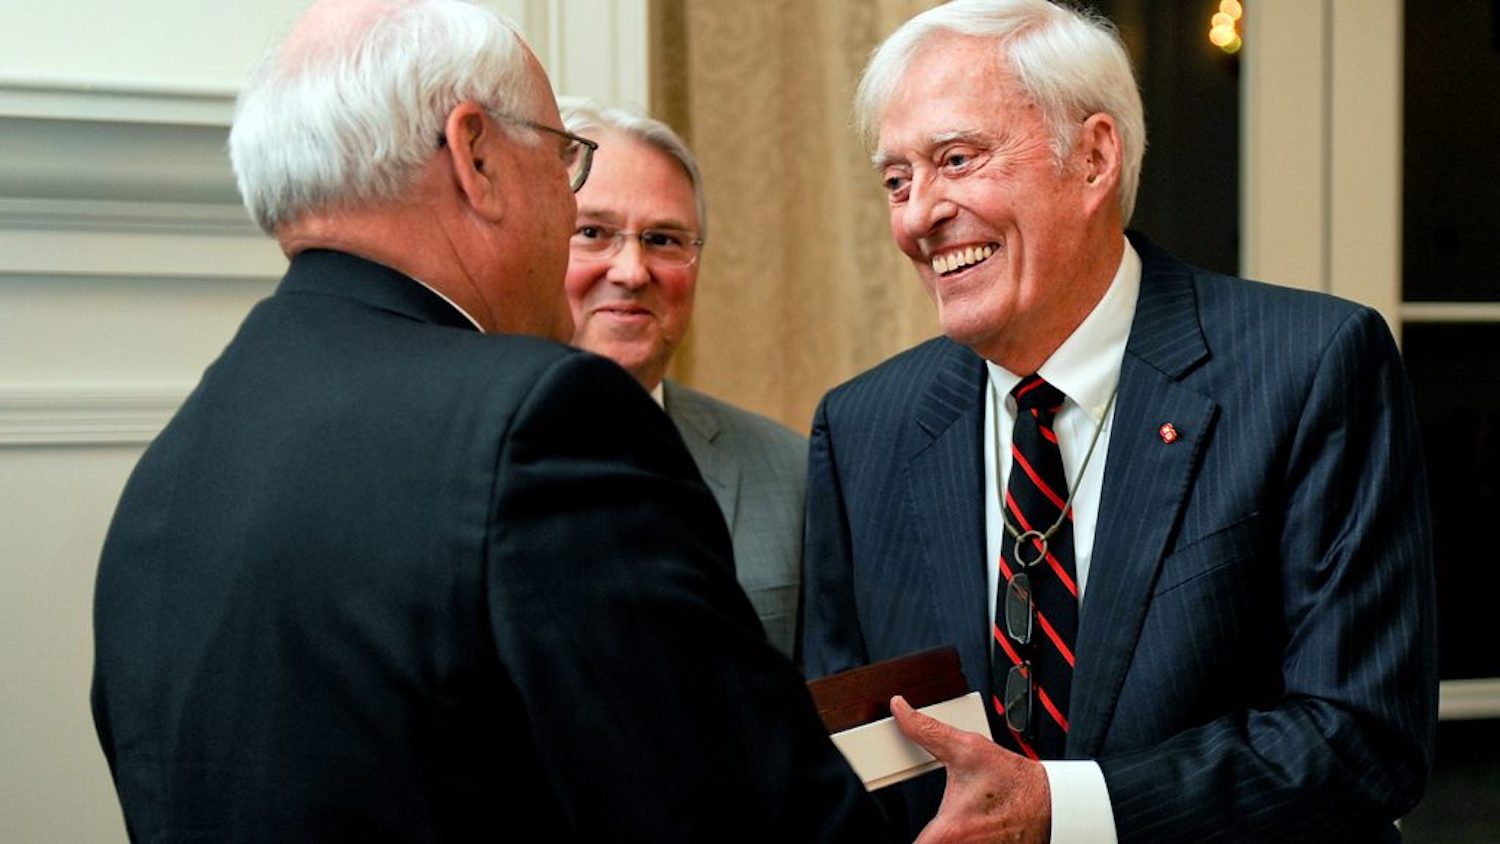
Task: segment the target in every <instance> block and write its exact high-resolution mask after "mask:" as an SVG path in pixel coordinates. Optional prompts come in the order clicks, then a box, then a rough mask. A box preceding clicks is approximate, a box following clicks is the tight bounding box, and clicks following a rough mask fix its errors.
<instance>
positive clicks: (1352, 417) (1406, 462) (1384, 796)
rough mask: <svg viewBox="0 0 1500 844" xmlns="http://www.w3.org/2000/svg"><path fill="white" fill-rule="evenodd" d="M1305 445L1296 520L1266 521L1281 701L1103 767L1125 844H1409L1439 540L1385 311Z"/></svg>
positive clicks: (1333, 346) (1316, 407)
mask: <svg viewBox="0 0 1500 844" xmlns="http://www.w3.org/2000/svg"><path fill="white" fill-rule="evenodd" d="M1295 431H1296V433H1295V435H1294V436H1293V437H1292V438H1291V442H1289V443H1283V444H1282V445H1281V447H1282V448H1284V449H1285V453H1284V455H1282V454H1278V455H1277V456H1276V457H1275V458H1274V459H1273V460H1271V461H1268V465H1273V466H1279V467H1281V470H1282V472H1283V474H1282V477H1280V478H1277V479H1276V483H1277V484H1278V485H1279V487H1280V489H1281V490H1282V494H1281V496H1280V502H1281V505H1282V506H1281V507H1280V512H1276V513H1263V514H1262V516H1263V517H1264V518H1265V519H1266V520H1267V523H1268V526H1267V528H1266V534H1267V537H1268V538H1267V546H1268V556H1270V557H1272V558H1273V559H1272V560H1271V564H1272V565H1273V566H1275V567H1279V571H1267V574H1266V576H1267V577H1275V578H1277V580H1279V583H1280V587H1279V590H1280V595H1279V600H1280V605H1281V608H1282V612H1281V616H1280V617H1275V616H1274V615H1272V616H1271V617H1266V618H1264V619H1256V622H1257V624H1259V625H1266V627H1264V628H1262V629H1264V630H1265V631H1266V632H1265V634H1264V635H1266V636H1268V637H1275V638H1276V639H1277V640H1279V641H1281V642H1282V643H1283V645H1282V650H1281V654H1282V658H1281V665H1280V676H1279V680H1277V681H1276V682H1273V683H1272V684H1271V685H1273V686H1274V685H1276V684H1278V683H1279V685H1280V688H1279V689H1275V688H1273V689H1271V691H1270V693H1269V694H1267V695H1266V699H1265V700H1264V701H1263V703H1262V704H1258V705H1254V708H1245V709H1243V710H1241V711H1236V712H1232V713H1229V714H1226V715H1223V716H1221V717H1218V718H1216V719H1214V720H1212V721H1210V722H1208V723H1205V724H1203V725H1201V726H1197V727H1194V728H1191V729H1188V730H1185V731H1183V732H1181V733H1178V734H1177V735H1175V736H1173V737H1172V738H1170V739H1169V740H1167V741H1166V742H1164V743H1161V744H1158V745H1155V746H1153V747H1150V748H1149V749H1144V750H1141V751H1138V752H1132V753H1128V754H1123V755H1114V756H1108V755H1107V756H1105V757H1103V758H1100V759H1099V763H1100V766H1101V768H1102V770H1103V772H1104V774H1105V779H1106V782H1107V784H1108V787H1109V791H1110V794H1111V797H1112V800H1113V804H1114V811H1115V818H1116V822H1117V825H1118V830H1119V833H1120V840H1121V841H1122V842H1132V841H1152V842H1175V841H1183V842H1188V841H1193V842H1202V841H1310V842H1326V841H1356V840H1358V841H1367V840H1385V839H1391V840H1394V839H1393V838H1392V836H1393V835H1394V830H1393V828H1392V827H1391V821H1392V820H1393V819H1396V818H1399V817H1400V816H1402V815H1403V814H1404V813H1405V812H1407V811H1408V810H1410V808H1411V807H1412V806H1413V805H1415V803H1416V801H1417V799H1418V797H1419V796H1420V795H1421V792H1422V788H1423V786H1424V784H1425V780H1426V776H1427V771H1428V769H1429V766H1430V761H1431V759H1430V754H1431V747H1432V737H1433V733H1434V730H1435V726H1436V711H1437V669H1436V660H1435V657H1434V648H1433V643H1432V641H1431V638H1432V635H1433V632H1434V629H1435V627H1434V624H1433V618H1434V607H1433V595H1434V588H1433V575H1432V564H1431V558H1430V548H1431V540H1432V538H1431V533H1430V527H1429V516H1428V509H1427V508H1428V505H1427V497H1426V491H1425V483H1426V482H1425V478H1424V473H1423V469H1422V462H1421V459H1420V443H1419V441H1418V435H1417V426H1416V422H1415V413H1414V411H1413V408H1412V405H1411V401H1410V398H1409V394H1408V390H1407V385H1406V382H1405V376H1404V374H1403V373H1402V369H1401V366H1400V362H1399V356H1398V353H1397V351H1396V349H1395V346H1394V343H1393V342H1392V341H1391V339H1390V335H1389V332H1388V331H1387V330H1386V329H1385V326H1384V323H1383V322H1381V320H1380V318H1379V317H1378V316H1377V315H1375V314H1374V313H1373V312H1370V311H1368V310H1361V311H1359V312H1358V313H1357V314H1356V315H1354V316H1353V317H1350V318H1349V319H1348V320H1346V321H1345V322H1344V323H1343V324H1342V326H1341V327H1340V329H1339V330H1338V331H1337V332H1336V334H1335V336H1334V338H1333V340H1332V342H1331V343H1330V344H1329V346H1328V347H1327V349H1326V351H1325V353H1324V355H1323V357H1322V359H1321V361H1320V363H1319V365H1318V368H1317V372H1316V375H1315V377H1314V378H1313V379H1312V382H1311V384H1310V387H1309V389H1308V391H1307V395H1306V398H1305V403H1304V406H1303V412H1302V417H1301V419H1300V420H1299V421H1298V424H1297V425H1296V426H1295ZM1283 457H1284V459H1283ZM1245 459H1247V460H1254V459H1260V458H1259V457H1257V456H1249V455H1247V456H1246V458H1245ZM1247 670H1250V669H1248V668H1247Z"/></svg>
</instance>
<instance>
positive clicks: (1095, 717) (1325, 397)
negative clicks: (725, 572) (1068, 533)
mask: <svg viewBox="0 0 1500 844" xmlns="http://www.w3.org/2000/svg"><path fill="white" fill-rule="evenodd" d="M1132 242H1133V244H1134V245H1135V248H1136V250H1137V251H1138V252H1139V253H1140V255H1141V258H1142V261H1143V277H1142V286H1141V296H1140V302H1139V304H1138V306H1137V312H1136V316H1135V320H1134V323H1133V326H1132V332H1131V338H1130V343H1129V347H1128V349H1127V352H1126V356H1125V360H1124V364H1123V368H1122V371H1121V380H1120V392H1119V397H1118V399H1117V405H1116V410H1115V420H1114V423H1113V424H1114V428H1113V431H1112V434H1111V441H1110V447H1109V453H1108V461H1107V463H1106V464H1105V476H1104V488H1103V496H1102V500H1101V505H1100V506H1101V509H1100V520H1099V525H1098V529H1097V535H1096V539H1095V546H1094V558H1093V560H1094V561H1093V567H1092V569H1091V575H1090V577H1091V580H1090V585H1089V591H1088V594H1087V595H1086V596H1085V599H1084V602H1083V605H1082V607H1081V616H1080V626H1079V634H1078V647H1077V650H1076V655H1077V672H1076V674H1075V677H1074V688H1073V698H1072V703H1071V711H1070V722H1071V732H1070V735H1069V740H1068V756H1069V757H1074V758H1093V759H1096V760H1098V762H1099V764H1100V766H1101V768H1102V770H1103V772H1104V776H1105V780H1106V783H1107V784H1108V787H1109V790H1110V794H1111V801H1112V805H1113V810H1114V813H1115V819H1116V824H1117V827H1118V830H1119V833H1120V840H1121V841H1122V842H1126V841H1234V840H1246V841H1271V840H1274V841H1320V842H1328V841H1346V840H1347V841H1369V840H1387V839H1391V837H1392V836H1393V835H1394V834H1395V833H1394V830H1393V828H1392V827H1391V825H1390V821H1391V820H1392V819H1393V818H1396V817H1399V816H1401V815H1402V814H1403V813H1405V812H1406V811H1407V810H1408V809H1409V808H1410V807H1411V806H1412V805H1413V804H1414V803H1415V801H1416V800H1417V798H1418V797H1419V795H1420V793H1421V789H1422V786H1423V784H1424V783H1425V779H1426V775H1427V769H1428V765H1429V758H1430V751H1431V739H1432V732H1433V729H1434V726H1435V714H1436V662H1435V659H1434V654H1433V650H1432V644H1431V643H1432V638H1433V632H1434V629H1433V606H1432V595H1433V592H1432V573H1431V561H1430V556H1429V551H1428V549H1429V547H1430V544H1431V537H1430V535H1429V526H1428V514H1427V502H1426V492H1425V478H1424V474H1423V470H1422V465H1421V460H1420V453H1419V444H1418V441H1417V433H1416V425H1415V417H1414V413H1413V410H1412V407H1411V403H1410V400H1409V397H1408V389H1407V386H1406V383H1405V378H1404V375H1403V373H1402V370H1401V366H1400V360H1399V355H1398V354H1397V352H1396V350H1395V347H1394V344H1393V343H1392V341H1391V338H1390V335H1389V332H1388V331H1387V330H1386V328H1385V326H1384V324H1383V322H1382V321H1381V320H1380V318H1379V316H1378V315H1376V314H1375V313H1374V312H1372V311H1370V310H1368V309H1366V308H1362V307H1359V306H1357V305H1354V304H1351V303H1348V302H1343V301H1340V300H1337V299H1333V298H1331V297H1327V296H1322V295H1317V294H1309V293H1306V292H1300V291H1293V290H1288V289H1283V288H1276V287H1271V286H1267V285H1260V284H1255V283H1251V282H1246V281H1243V280H1239V279H1234V278H1230V277H1226V276H1220V275H1216V274H1212V273H1207V272H1204V271H1201V270H1196V269H1194V268H1191V267H1188V266H1187V265H1184V264H1182V263H1180V262H1178V261H1176V260H1175V259H1173V258H1171V257H1170V256H1169V255H1167V254H1166V253H1164V252H1162V251H1161V250H1160V249H1158V248H1156V247H1155V246H1153V245H1152V244H1150V243H1149V242H1147V241H1145V240H1144V239H1141V238H1139V237H1136V236H1132ZM983 386H984V375H983V367H982V363H981V362H980V361H979V359H978V358H977V357H976V356H974V355H973V354H971V353H970V352H968V351H967V350H965V349H963V348H961V347H958V346H956V345H954V344H952V343H950V342H948V341H946V340H942V339H939V340H934V341H930V342H928V343H926V344H923V345H922V346H919V347H917V348H915V349H913V350H910V351H909V352H907V353H904V354H903V355H900V356H898V357H896V358H894V359H892V360H891V361H888V362H887V363H885V364H883V365H881V366H880V367H878V368H876V369H875V370H873V371H872V372H870V373H867V374H865V375H863V376H860V377H859V378H857V379H855V380H854V381H852V382H850V383H849V384H846V385H843V386H841V387H839V388H837V389H836V390H834V391H832V392H831V393H830V394H829V395H828V396H827V397H826V398H825V399H824V401H823V403H822V405H821V406H820V408H819V411H818V416H817V420H816V421H815V423H814V431H813V441H812V445H811V449H812V466H811V472H810V477H809V503H808V518H809V522H808V541H807V546H806V552H805V553H806V574H805V584H806V585H805V589H806V596H805V602H806V610H805V613H804V621H805V624H806V637H805V657H806V665H807V670H808V672H809V673H810V674H811V675H814V676H816V675H817V674H821V673H826V672H828V671H833V670H838V669H840V668H847V667H850V666H852V665H856V664H859V663H861V662H864V661H867V660H871V659H879V658H884V657H887V656H893V655H897V654H900V653H906V652H909V651H912V650H916V649H918V648H921V647H929V646H932V645H936V644H944V643H955V644H957V646H958V648H959V652H960V655H961V658H962V660H963V666H964V671H965V674H966V676H967V678H968V680H969V682H970V684H971V685H972V687H973V688H976V689H978V688H985V687H986V685H987V684H988V679H989V678H988V676H987V671H988V669H987V665H986V659H985V653H984V651H983V645H984V638H983V637H984V631H985V630H986V629H987V628H986V626H985V625H984V624H983V622H982V621H981V622H980V623H977V624H974V623H972V619H973V618H975V617H977V618H979V619H983V618H984V615H985V609H984V602H983V600H982V595H983V588H984V587H983V582H984V581H983V570H982V566H983V565H984V564H985V561H984V559H983V548H982V546H983V538H982V537H983V526H982V518H983V511H982V499H981V498H980V492H979V491H978V486H979V481H978V480H976V478H977V477H978V471H979V470H978V463H979V460H980V455H981V454H982V450H981V439H980V431H979V425H978V421H977V420H978V419H980V418H981V417H982V413H981V404H980V402H981V398H982V395H983ZM1166 422H1171V423H1172V424H1173V426H1174V427H1175V428H1176V429H1177V431H1178V433H1179V437H1178V439H1177V440H1175V441H1174V442H1172V443H1170V444H1168V443H1166V442H1164V441H1163V439H1162V438H1161V436H1160V434H1159V428H1160V426H1161V425H1162V424H1163V423H1166ZM976 584H977V585H976ZM954 619H967V620H970V623H967V624H955V623H954ZM992 726H996V725H993V724H992ZM931 808H932V807H927V810H929V811H930V809H931Z"/></svg>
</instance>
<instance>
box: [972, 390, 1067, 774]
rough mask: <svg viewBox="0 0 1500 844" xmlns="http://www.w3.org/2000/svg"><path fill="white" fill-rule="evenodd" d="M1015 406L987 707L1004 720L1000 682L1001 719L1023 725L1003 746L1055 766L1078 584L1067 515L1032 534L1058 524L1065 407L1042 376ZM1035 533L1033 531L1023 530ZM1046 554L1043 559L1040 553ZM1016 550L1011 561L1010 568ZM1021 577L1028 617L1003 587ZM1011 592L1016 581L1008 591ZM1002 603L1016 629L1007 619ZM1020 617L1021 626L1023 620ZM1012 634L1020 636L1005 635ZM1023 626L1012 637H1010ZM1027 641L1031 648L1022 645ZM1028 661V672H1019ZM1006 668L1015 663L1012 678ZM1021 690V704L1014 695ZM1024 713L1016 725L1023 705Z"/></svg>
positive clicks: (1018, 393)
mask: <svg viewBox="0 0 1500 844" xmlns="http://www.w3.org/2000/svg"><path fill="white" fill-rule="evenodd" d="M1011 395H1013V396H1014V397H1015V399H1016V407H1017V413H1016V425H1015V432H1014V436H1013V439H1012V444H1011V469H1010V478H1009V480H1008V482H1007V484H1006V492H1005V500H1004V518H1005V519H1006V520H1007V521H1008V522H1009V524H1010V526H1011V527H1012V528H1013V529H1014V530H1015V534H1020V535H1021V538H1022V541H1021V542H1020V548H1019V549H1018V548H1017V547H1016V546H1017V542H1016V539H1015V534H1012V532H1011V530H1005V531H1004V536H1003V538H1002V541H1001V553H1000V560H999V566H1000V578H999V595H998V596H997V597H996V601H995V622H994V624H993V625H992V626H991V628H990V629H991V632H992V635H993V636H994V640H995V641H994V647H993V649H992V650H993V654H994V656H993V659H992V663H991V677H992V681H991V682H992V693H993V696H994V706H995V707H996V710H997V712H998V713H999V714H1001V715H1002V716H1003V715H1004V714H1005V713H1004V708H1005V706H1006V703H1005V701H1006V699H1007V697H1006V695H1007V680H1009V681H1010V688H1009V693H1010V696H1011V700H1012V702H1013V706H1014V707H1015V712H1013V713H1012V716H1013V717H1011V718H1009V719H1006V720H1007V721H1009V722H1011V723H1012V724H1014V722H1015V721H1017V720H1021V721H1022V722H1023V723H1024V725H1025V728H1024V729H1022V730H1021V731H1019V732H1017V731H1015V730H1014V729H1011V730H1006V731H1004V732H1002V733H1001V735H1000V742H1001V744H1005V745H1006V746H1009V747H1012V748H1015V749H1017V750H1019V751H1020V752H1022V753H1025V754H1026V755H1028V756H1031V757H1032V758H1040V759H1059V758H1062V756H1063V751H1064V748H1065V746H1066V744H1067V738H1068V699H1069V697H1070V695H1071V692H1072V687H1073V643H1074V641H1075V640H1076V639H1077V634H1078V584H1077V574H1076V571H1077V570H1076V569H1075V567H1074V562H1073V514H1072V512H1071V510H1070V511H1069V512H1068V514H1067V516H1066V518H1062V520H1061V524H1059V525H1058V527H1057V530H1056V532H1055V533H1053V534H1052V535H1051V536H1050V537H1049V538H1047V539H1046V540H1045V541H1044V542H1043V541H1039V539H1038V537H1039V536H1040V535H1042V534H1045V533H1047V531H1048V530H1049V529H1050V528H1052V526H1053V525H1054V524H1058V520H1059V517H1061V516H1062V510H1063V507H1064V506H1065V505H1066V503H1067V501H1068V483H1067V478H1066V476H1065V474H1064V473H1063V463H1062V453H1061V452H1060V451H1059V450H1058V447H1057V435H1056V434H1055V433H1054V432H1053V429H1052V422H1053V419H1054V417H1056V415H1057V411H1058V409H1059V408H1060V407H1061V406H1062V403H1063V394H1062V392H1061V391H1060V390H1058V389H1057V388H1056V387H1054V386H1052V385H1051V384H1048V383H1047V382H1046V381H1044V380H1043V379H1042V378H1041V377H1040V376H1037V375H1032V376H1029V377H1027V378H1023V379H1022V380H1021V383H1020V384H1017V385H1016V388H1015V389H1014V390H1012V391H1011ZM1031 531H1034V532H1035V533H1028V532H1031ZM1043 548H1045V549H1046V553H1045V554H1043V553H1042V549H1043ZM1018 551H1019V561H1018ZM1019 571H1025V573H1026V575H1027V578H1029V580H1030V596H1031V599H1030V600H1031V605H1032V611H1031V612H1028V611H1027V609H1026V598H1025V593H1024V592H1022V593H1019V596H1018V593H1017V591H1016V590H1015V589H1011V590H1010V591H1011V594H1010V595H1009V596H1007V589H1008V587H1010V586H1012V584H1011V583H1010V581H1011V578H1012V577H1014V575H1015V574H1016V573H1017V572H1019ZM1015 585H1016V586H1019V583H1018V584H1015ZM1007 601H1009V602H1010V603H1011V607H1010V610H1011V613H1012V616H1013V620H1014V623H1013V624H1010V625H1008V624H1007V621H1006V612H1007V607H1006V604H1007ZM1028 616H1030V618H1029V624H1027V623H1026V621H1027V618H1028ZM1012 627H1019V628H1020V629H1019V630H1014V631H1013V630H1012V629H1011V628H1012ZM1027 629H1029V631H1030V632H1029V636H1028V635H1022V636H1021V637H1020V638H1019V639H1018V638H1017V637H1016V636H1013V635H1011V634H1012V632H1023V631H1025V630H1027ZM1023 639H1029V641H1022V640H1023ZM1028 664H1029V668H1028V667H1026V666H1027V665H1028ZM1013 666H1022V668H1020V669H1018V670H1017V671H1016V672H1014V673H1016V674H1018V675H1021V676H1019V677H1011V676H1010V675H1011V674H1012V673H1013V672H1012V667H1013ZM1021 691H1024V692H1025V697H1024V698H1022V697H1018V692H1021ZM1022 706H1025V707H1026V708H1027V709H1029V712H1026V713H1024V714H1025V715H1026V717H1025V718H1024V719H1021V718H1019V717H1017V716H1020V715H1022V714H1023V713H1022V712H1021V707H1022Z"/></svg>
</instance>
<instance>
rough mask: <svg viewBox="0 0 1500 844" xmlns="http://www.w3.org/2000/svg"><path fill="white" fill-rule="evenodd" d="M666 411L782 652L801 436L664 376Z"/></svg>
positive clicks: (793, 624)
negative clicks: (700, 475) (720, 515)
mask: <svg viewBox="0 0 1500 844" xmlns="http://www.w3.org/2000/svg"><path fill="white" fill-rule="evenodd" d="M662 391H663V393H662V394H663V396H664V399H665V405H666V410H667V416H668V417H669V418H670V419H671V420H672V423H673V424H674V425H676V426H677V431H678V433H680V434H682V442H683V444H684V445H686V446H687V450H688V453H689V454H691V455H692V456H693V462H694V463H696V464H697V465H698V471H700V472H702V473H703V480H704V481H705V482H706V483H707V484H708V489H709V491H710V492H712V493H713V494H714V500H715V501H717V502H718V503H719V510H720V511H721V512H722V513H723V514H724V523H725V524H727V525H728V526H729V536H730V539H731V540H732V541H733V542H734V566H735V573H736V575H737V576H738V578H739V582H740V586H742V587H743V588H744V590H745V594H746V595H748V596H749V597H750V603H751V604H753V605H754V606H755V614H756V615H758V616H760V622H761V624H763V625H765V628H766V636H767V638H769V639H770V640H771V644H773V645H775V646H776V647H777V648H779V649H780V650H781V652H782V653H784V654H787V655H788V656H790V655H791V654H792V651H793V649H794V647H795V645H796V633H797V591H798V590H797V583H798V579H799V578H800V577H801V574H802V520H803V516H804V514H805V513H806V509H807V508H806V502H807V438H806V437H804V436H802V435H801V434H797V433H795V432H793V431H792V430H791V429H789V428H787V427H785V426H784V425H781V424H779V423H777V422H774V421H772V420H770V419H767V418H766V417H764V416H761V415H759V414H755V413H751V412H750V411H748V410H741V409H739V408H737V407H734V406H733V405H729V404H725V403H724V402H721V401H719V400H718V399H715V398H713V397H712V396H708V395H704V394H703V393H700V392H698V391H697V390H693V389H690V388H688V387H684V386H682V385H681V384H676V383H673V382H671V381H665V382H663V383H662Z"/></svg>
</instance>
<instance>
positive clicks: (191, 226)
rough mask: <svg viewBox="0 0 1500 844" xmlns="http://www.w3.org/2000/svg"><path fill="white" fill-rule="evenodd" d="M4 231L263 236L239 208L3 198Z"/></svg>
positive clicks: (1, 224) (0, 218)
mask: <svg viewBox="0 0 1500 844" xmlns="http://www.w3.org/2000/svg"><path fill="white" fill-rule="evenodd" d="M0 229H12V230H20V231H71V232H90V233H101V232H115V233H127V232H128V233H141V234H170V235H186V236H197V235H216V236H236V235H238V236H243V237H252V238H257V239H259V238H261V237H263V236H264V235H262V234H261V231H260V229H259V228H257V227H256V226H255V224H254V223H253V222H251V221H250V217H249V215H248V214H247V213H246V212H245V209H244V208H241V207H240V206H238V205H224V204H220V203H207V202H132V201H126V200H111V199H50V198H33V197H21V198H16V197H4V196H0Z"/></svg>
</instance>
